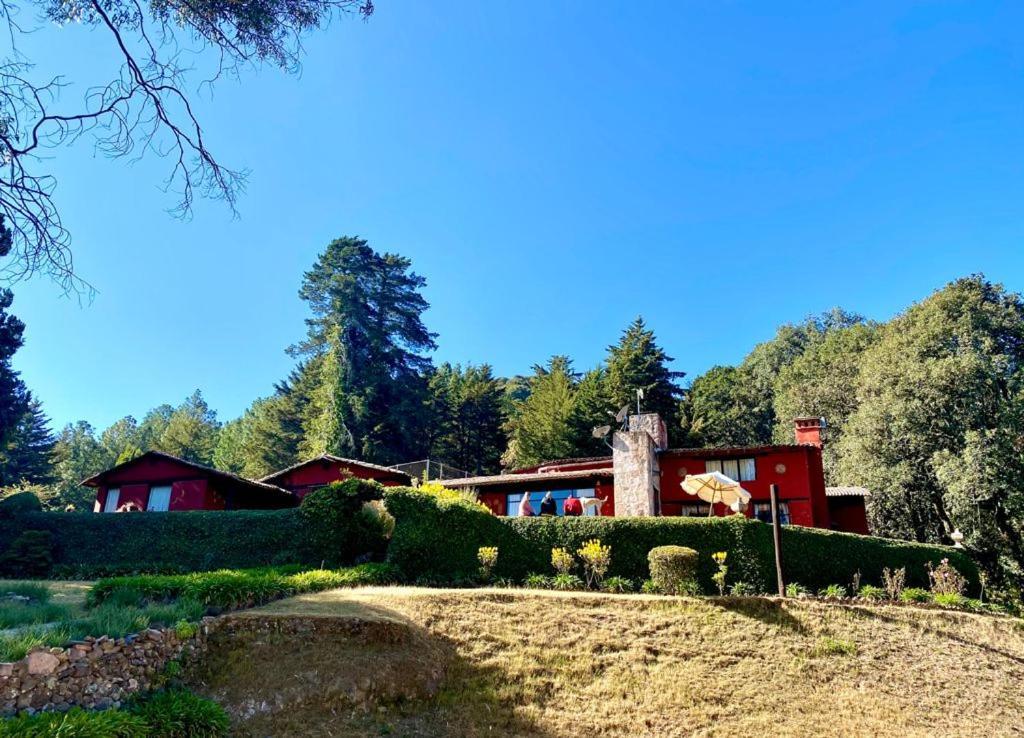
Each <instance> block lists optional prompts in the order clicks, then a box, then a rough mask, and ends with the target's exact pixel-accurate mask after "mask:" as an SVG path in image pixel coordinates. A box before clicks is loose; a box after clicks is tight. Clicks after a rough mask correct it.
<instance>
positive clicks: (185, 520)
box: [0, 509, 320, 578]
mask: <svg viewBox="0 0 1024 738" xmlns="http://www.w3.org/2000/svg"><path fill="white" fill-rule="evenodd" d="M303 528H304V525H303V519H302V515H301V513H300V511H299V509H289V510H232V511H225V510H219V511H209V512H169V513H152V512H146V513H120V514H117V515H102V514H97V513H65V512H32V513H27V514H25V515H20V516H18V517H17V518H15V519H13V520H0V540H5V539H6V540H13V538H14V534H15V532H16V531H20V530H45V531H49V532H50V533H51V534H52V535H53V544H54V548H53V564H54V573H55V574H57V575H61V576H66V577H69V578H74V577H81V578H92V577H95V576H98V575H100V576H101V575H104V574H109V573H128V572H133V571H140V572H141V571H203V570H208V569H218V568H227V567H230V568H251V567H257V566H268V565H273V564H284V563H305V564H319V563H320V562H319V560H318V558H317V556H316V554H315V553H314V552H313V551H311V550H309V548H308V547H307V546H306V545H305V540H306V538H305V535H304V532H303ZM8 536H10V537H9V538H8Z"/></svg>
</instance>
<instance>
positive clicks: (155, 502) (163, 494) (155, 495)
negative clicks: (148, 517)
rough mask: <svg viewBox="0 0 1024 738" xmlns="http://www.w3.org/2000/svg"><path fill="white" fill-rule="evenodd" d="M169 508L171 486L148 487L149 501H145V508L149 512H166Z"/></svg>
mask: <svg viewBox="0 0 1024 738" xmlns="http://www.w3.org/2000/svg"><path fill="white" fill-rule="evenodd" d="M170 509H171V487H170V485H168V486H166V487H150V488H149V502H147V503H146V510H148V511H149V512H167V511H168V510H170Z"/></svg>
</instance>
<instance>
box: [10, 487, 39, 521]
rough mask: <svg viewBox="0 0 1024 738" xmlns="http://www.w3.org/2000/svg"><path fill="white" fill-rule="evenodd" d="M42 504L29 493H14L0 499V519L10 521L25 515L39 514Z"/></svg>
mask: <svg viewBox="0 0 1024 738" xmlns="http://www.w3.org/2000/svg"><path fill="white" fill-rule="evenodd" d="M42 509H43V504H42V503H41V502H40V501H39V498H38V497H36V496H35V495H34V494H32V493H31V492H15V493H14V494H13V495H8V496H7V497H4V498H3V499H0V519H5V520H10V519H13V518H14V517H16V516H18V515H24V514H25V513H31V512H39V511H40V510H42Z"/></svg>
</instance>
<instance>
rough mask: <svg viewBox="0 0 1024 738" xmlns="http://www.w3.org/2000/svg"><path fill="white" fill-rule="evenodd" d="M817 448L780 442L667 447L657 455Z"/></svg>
mask: <svg viewBox="0 0 1024 738" xmlns="http://www.w3.org/2000/svg"><path fill="white" fill-rule="evenodd" d="M813 448H817V447H816V446H812V445H811V444H809V443H780V444H774V445H768V446H722V447H721V448H719V447H715V446H711V447H707V448H669V449H665V450H664V451H661V452H659V454H658V455H659V456H709V457H711V458H714V457H716V456H757V455H760V454H770V453H773V452H776V451H807V450H808V449H813Z"/></svg>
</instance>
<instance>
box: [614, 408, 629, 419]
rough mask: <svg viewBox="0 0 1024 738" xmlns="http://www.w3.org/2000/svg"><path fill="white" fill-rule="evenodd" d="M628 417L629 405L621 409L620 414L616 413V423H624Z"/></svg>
mask: <svg viewBox="0 0 1024 738" xmlns="http://www.w3.org/2000/svg"><path fill="white" fill-rule="evenodd" d="M627 415H629V405H623V406H622V407H621V408H619V412H617V413H615V422H616V423H621V422H623V421H624V420H625V419H626V416H627Z"/></svg>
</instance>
